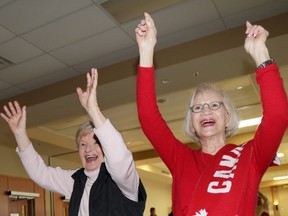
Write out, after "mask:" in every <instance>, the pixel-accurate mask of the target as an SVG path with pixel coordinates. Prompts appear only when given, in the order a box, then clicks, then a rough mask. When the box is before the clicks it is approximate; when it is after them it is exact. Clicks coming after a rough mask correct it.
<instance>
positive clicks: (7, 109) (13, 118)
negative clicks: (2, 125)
mask: <svg viewBox="0 0 288 216" xmlns="http://www.w3.org/2000/svg"><path fill="white" fill-rule="evenodd" d="M3 109H4V112H3V113H2V112H1V113H0V115H1V117H2V118H3V119H4V120H5V121H6V122H7V123H8V125H9V127H10V129H11V131H12V132H13V134H14V135H15V136H16V135H18V134H21V133H22V132H24V133H26V106H23V107H22V108H21V107H20V105H19V103H18V102H17V101H14V103H12V102H9V103H8V105H5V106H4V107H3Z"/></svg>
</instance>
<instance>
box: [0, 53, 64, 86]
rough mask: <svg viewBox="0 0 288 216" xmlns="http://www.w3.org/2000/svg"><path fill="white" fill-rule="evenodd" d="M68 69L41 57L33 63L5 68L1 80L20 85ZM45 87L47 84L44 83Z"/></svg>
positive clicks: (45, 57)
mask: <svg viewBox="0 0 288 216" xmlns="http://www.w3.org/2000/svg"><path fill="white" fill-rule="evenodd" d="M43 65H45V67H43ZM64 67H66V65H64V64H63V63H61V62H59V61H57V60H56V59H54V58H52V57H51V56H48V55H42V56H39V57H37V58H35V59H33V60H31V61H27V62H24V63H22V64H18V65H15V66H11V67H8V68H5V69H3V70H1V71H0V79H1V80H4V81H6V82H8V83H12V84H20V83H23V82H26V81H28V80H31V79H35V78H37V77H40V76H43V75H45V74H49V73H52V72H54V71H55V70H59V69H61V68H64ZM43 85H45V83H43Z"/></svg>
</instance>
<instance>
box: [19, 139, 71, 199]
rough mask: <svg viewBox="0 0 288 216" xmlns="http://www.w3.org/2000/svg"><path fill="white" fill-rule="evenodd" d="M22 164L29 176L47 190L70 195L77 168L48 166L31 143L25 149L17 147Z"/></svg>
mask: <svg viewBox="0 0 288 216" xmlns="http://www.w3.org/2000/svg"><path fill="white" fill-rule="evenodd" d="M16 152H17V153H18V155H19V157H20V159H21V161H22V164H23V166H24V168H25V170H26V172H27V173H28V175H29V177H30V178H31V179H32V180H33V181H34V182H35V183H37V184H38V185H39V186H41V187H43V188H44V189H46V190H49V191H53V192H56V193H59V194H62V195H64V196H67V197H70V196H71V193H72V190H73V184H74V180H73V179H72V177H71V175H72V174H73V173H74V172H75V171H76V170H64V169H61V168H60V167H56V168H54V167H50V166H47V165H46V164H45V163H44V161H43V159H42V158H41V156H40V155H39V154H38V153H37V152H36V151H35V149H34V147H33V145H32V144H30V145H29V146H28V147H27V148H26V149H25V151H19V149H18V148H17V149H16Z"/></svg>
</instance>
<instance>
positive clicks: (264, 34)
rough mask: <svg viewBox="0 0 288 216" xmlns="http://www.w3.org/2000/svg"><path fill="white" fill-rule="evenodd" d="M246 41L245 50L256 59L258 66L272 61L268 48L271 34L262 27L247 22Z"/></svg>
mask: <svg viewBox="0 0 288 216" xmlns="http://www.w3.org/2000/svg"><path fill="white" fill-rule="evenodd" d="M245 33H246V39H245V44H244V48H245V50H246V52H247V53H249V54H250V55H251V56H252V58H253V59H254V61H255V63H256V65H257V66H258V65H260V64H261V63H262V62H264V61H266V60H268V59H270V56H269V53H268V49H267V47H266V40H267V38H268V35H269V32H268V31H267V30H265V29H264V28H263V27H262V26H260V25H252V24H251V23H250V22H248V21H247V22H246V32H245Z"/></svg>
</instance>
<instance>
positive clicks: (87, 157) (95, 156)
mask: <svg viewBox="0 0 288 216" xmlns="http://www.w3.org/2000/svg"><path fill="white" fill-rule="evenodd" d="M97 158H98V156H97V155H86V156H85V160H86V162H87V163H89V162H92V161H96V160H97Z"/></svg>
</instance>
